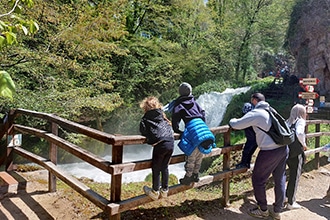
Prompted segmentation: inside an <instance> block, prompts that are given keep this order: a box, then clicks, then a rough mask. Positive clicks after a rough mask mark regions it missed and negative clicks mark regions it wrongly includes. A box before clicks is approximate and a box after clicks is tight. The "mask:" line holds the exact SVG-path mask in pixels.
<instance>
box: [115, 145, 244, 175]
mask: <svg viewBox="0 0 330 220" xmlns="http://www.w3.org/2000/svg"><path fill="white" fill-rule="evenodd" d="M242 147H243V144H238V145H234V146H228V147H223V148H214V149H212V152H211V153H209V154H204V155H203V158H207V157H214V156H219V155H221V154H224V153H230V151H235V150H241V149H242ZM182 162H185V155H184V154H180V155H175V156H172V158H171V160H170V164H177V163H182ZM149 168H151V161H150V160H140V161H134V162H127V163H121V164H112V165H110V173H112V174H113V175H118V174H123V173H129V172H134V171H138V170H144V169H149Z"/></svg>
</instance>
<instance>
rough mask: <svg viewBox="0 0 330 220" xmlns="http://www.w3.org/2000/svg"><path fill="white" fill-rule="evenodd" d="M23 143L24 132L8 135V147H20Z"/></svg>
mask: <svg viewBox="0 0 330 220" xmlns="http://www.w3.org/2000/svg"><path fill="white" fill-rule="evenodd" d="M21 145H22V134H15V135H14V137H13V135H8V147H19V146H21Z"/></svg>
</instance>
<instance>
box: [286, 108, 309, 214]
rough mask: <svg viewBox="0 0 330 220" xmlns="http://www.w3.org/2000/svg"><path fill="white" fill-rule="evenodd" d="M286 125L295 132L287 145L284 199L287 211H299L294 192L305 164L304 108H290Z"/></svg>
mask: <svg viewBox="0 0 330 220" xmlns="http://www.w3.org/2000/svg"><path fill="white" fill-rule="evenodd" d="M287 123H288V125H289V126H290V128H291V129H292V130H294V132H295V141H294V142H293V143H292V144H289V157H288V160H287V165H288V167H289V181H288V184H287V187H286V197H287V199H288V201H287V202H288V204H287V206H286V207H287V208H288V209H299V208H301V206H300V205H299V204H298V203H297V202H296V192H297V188H298V183H299V179H300V176H301V173H302V168H303V165H304V162H305V159H306V157H305V152H304V151H305V150H307V145H306V134H305V126H306V108H305V106H303V105H301V104H296V105H294V106H293V107H292V109H291V112H290V117H289V118H288V120H287Z"/></svg>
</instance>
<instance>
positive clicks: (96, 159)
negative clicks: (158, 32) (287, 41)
mask: <svg viewBox="0 0 330 220" xmlns="http://www.w3.org/2000/svg"><path fill="white" fill-rule="evenodd" d="M20 115H25V116H30V117H35V118H39V119H43V120H46V121H47V122H49V123H50V124H51V126H50V127H51V129H50V131H44V130H40V129H36V128H32V127H27V126H24V125H19V124H15V123H14V122H15V118H16V117H18V116H20ZM321 123H322V124H330V121H327V120H315V121H308V123H307V124H308V125H307V128H308V126H309V125H312V124H315V132H314V133H309V134H307V137H308V138H312V137H313V138H315V149H312V150H310V151H308V152H306V154H307V155H310V154H315V155H316V156H315V157H316V160H317V167H318V166H319V162H318V157H319V152H320V151H322V147H320V136H322V135H330V132H320V124H321ZM59 127H61V129H67V130H69V131H71V132H75V133H79V134H84V135H86V136H87V137H90V138H93V139H95V140H98V141H101V142H103V143H106V144H108V145H112V159H111V161H107V160H105V159H103V158H101V157H100V156H98V155H95V154H93V153H91V152H89V151H87V150H85V149H83V148H81V147H79V146H77V145H75V144H73V143H70V142H68V141H67V140H64V139H63V138H61V137H59V136H58V128H59ZM211 131H212V132H213V133H214V134H215V135H223V140H224V142H223V146H217V148H214V149H213V150H212V152H211V153H210V154H208V155H204V157H213V156H220V155H223V169H222V171H221V172H218V173H215V174H212V175H207V176H203V177H202V178H200V181H199V182H198V183H194V184H193V185H190V186H185V185H180V184H178V185H174V186H171V187H170V189H169V194H168V195H173V194H176V193H179V192H182V191H185V190H187V189H190V188H196V187H200V186H203V185H206V184H210V183H212V182H215V181H222V200H221V203H222V205H224V206H227V205H228V202H229V195H230V188H229V183H230V179H231V178H232V177H233V176H235V175H237V174H239V173H243V172H246V171H247V169H246V168H243V169H231V167H230V162H231V152H232V151H238V150H241V149H242V146H243V144H238V145H231V144H230V134H231V132H232V131H231V129H230V128H229V126H228V125H225V126H220V127H216V128H211ZM15 133H23V134H27V135H33V136H37V137H40V138H42V139H44V140H47V141H48V142H49V143H50V147H49V158H43V157H41V156H39V155H36V154H34V153H32V152H30V151H28V150H26V149H27V148H28V146H27V147H25V149H23V148H21V147H18V146H11V147H8V148H7V157H6V159H5V165H6V170H7V171H10V170H13V168H14V166H13V165H14V164H13V155H14V154H18V155H20V156H22V157H24V158H26V159H28V160H29V161H31V162H34V163H36V164H38V165H40V166H42V167H44V168H45V169H47V170H48V173H49V178H48V189H49V191H50V192H54V191H56V180H57V178H58V179H60V180H62V181H63V182H65V183H66V184H67V185H68V186H70V187H71V188H72V189H74V190H76V191H77V192H78V193H80V194H81V195H82V196H84V197H85V198H87V199H88V200H90V201H91V202H93V203H94V204H95V205H97V206H98V207H100V208H101V209H102V210H104V212H105V213H107V214H108V216H109V219H120V213H121V212H124V211H127V210H130V209H132V208H134V207H137V206H139V205H142V204H145V203H146V202H151V201H152V200H151V198H149V197H148V196H145V195H137V196H135V197H133V198H129V199H126V200H122V199H121V192H122V188H121V187H122V175H123V174H124V173H129V172H134V171H138V170H144V169H149V168H151V160H143V161H132V162H126V163H123V149H124V146H125V147H129V146H130V145H136V144H144V143H145V137H143V136H141V135H112V134H108V133H106V132H102V131H99V130H95V129H93V128H90V127H87V126H84V125H81V124H78V123H75V122H72V121H69V120H66V119H63V118H61V117H58V116H56V115H53V114H47V113H40V112H35V111H29V110H24V109H16V110H11V111H10V113H9V114H8V116H7V117H6V118H5V119H4V122H3V124H2V126H1V128H0V135H1V137H2V136H4V135H7V137H8V135H13V134H15ZM175 138H176V139H178V135H177V134H176V135H175ZM58 147H60V148H62V149H63V150H65V151H67V152H69V153H70V154H72V155H74V156H76V157H78V158H80V159H81V160H83V161H85V162H87V163H89V164H91V165H92V166H94V167H96V168H98V169H100V170H103V171H104V172H106V173H108V174H110V175H111V183H110V185H111V188H110V198H109V199H107V198H105V197H104V196H102V195H100V194H98V193H97V192H95V191H93V190H92V189H90V188H89V187H88V186H86V185H84V184H83V183H81V182H80V181H78V180H77V179H76V178H75V177H73V176H71V175H69V174H67V173H66V172H64V171H62V170H61V169H60V168H59V167H58V166H57V148H58ZM184 161H185V157H184V155H183V154H181V155H176V156H173V157H172V158H171V162H170V164H176V163H181V162H184ZM0 164H1V161H0Z"/></svg>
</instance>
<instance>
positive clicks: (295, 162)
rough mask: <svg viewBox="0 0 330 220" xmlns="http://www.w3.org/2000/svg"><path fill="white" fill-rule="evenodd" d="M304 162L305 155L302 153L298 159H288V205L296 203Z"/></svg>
mask: <svg viewBox="0 0 330 220" xmlns="http://www.w3.org/2000/svg"><path fill="white" fill-rule="evenodd" d="M304 161H305V154H304V153H301V154H299V155H298V156H296V157H292V158H288V160H287V161H286V163H287V164H288V167H289V181H288V184H287V187H286V197H287V198H288V203H289V204H290V205H292V204H293V203H294V202H296V193H297V188H298V183H299V179H300V176H301V173H302V168H303V165H304Z"/></svg>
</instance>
